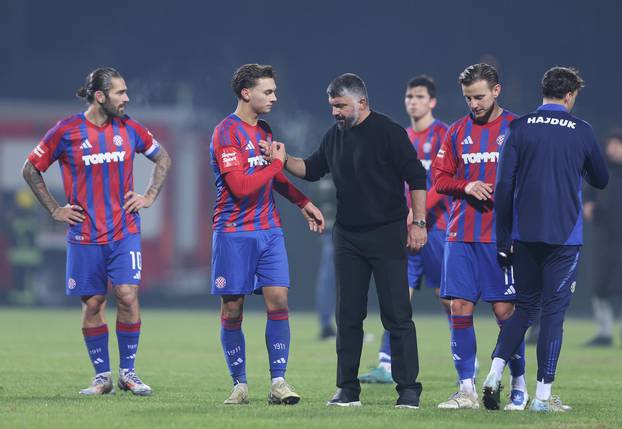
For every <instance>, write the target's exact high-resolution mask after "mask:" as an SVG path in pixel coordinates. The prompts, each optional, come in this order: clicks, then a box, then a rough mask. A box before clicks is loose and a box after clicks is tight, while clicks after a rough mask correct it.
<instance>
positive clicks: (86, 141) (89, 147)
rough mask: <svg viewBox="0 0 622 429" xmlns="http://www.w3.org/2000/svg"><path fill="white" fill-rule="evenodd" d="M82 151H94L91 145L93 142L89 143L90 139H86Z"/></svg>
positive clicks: (81, 146) (81, 147)
mask: <svg viewBox="0 0 622 429" xmlns="http://www.w3.org/2000/svg"><path fill="white" fill-rule="evenodd" d="M80 149H82V150H84V149H93V146H92V145H91V142H90V141H89V139H84V141H83V142H82V144H81V145H80Z"/></svg>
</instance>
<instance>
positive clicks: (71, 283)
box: [67, 277, 76, 290]
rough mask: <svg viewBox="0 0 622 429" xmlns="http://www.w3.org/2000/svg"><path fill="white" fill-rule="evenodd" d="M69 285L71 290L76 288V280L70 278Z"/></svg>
mask: <svg viewBox="0 0 622 429" xmlns="http://www.w3.org/2000/svg"><path fill="white" fill-rule="evenodd" d="M67 287H68V288H69V290H73V289H75V288H76V281H75V280H74V279H73V278H71V277H70V278H69V280H68V281H67Z"/></svg>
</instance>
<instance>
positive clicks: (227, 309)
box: [220, 300, 244, 319]
mask: <svg viewBox="0 0 622 429" xmlns="http://www.w3.org/2000/svg"><path fill="white" fill-rule="evenodd" d="M243 303H244V301H243V300H223V302H222V305H221V306H220V312H221V315H222V317H223V318H225V319H239V318H240V317H241V316H242V313H243V311H244V305H243Z"/></svg>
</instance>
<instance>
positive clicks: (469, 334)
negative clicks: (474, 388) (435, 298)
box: [451, 315, 477, 380]
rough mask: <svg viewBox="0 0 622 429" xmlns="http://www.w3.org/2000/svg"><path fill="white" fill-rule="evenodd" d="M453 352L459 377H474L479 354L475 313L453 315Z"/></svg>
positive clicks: (462, 378)
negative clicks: (474, 321) (474, 326)
mask: <svg viewBox="0 0 622 429" xmlns="http://www.w3.org/2000/svg"><path fill="white" fill-rule="evenodd" d="M451 353H452V356H453V359H454V366H455V367H456V371H457V372H458V378H459V379H460V380H464V379H467V378H473V376H474V375H475V356H476V355H477V343H476V341H475V329H474V328H473V315H471V316H451Z"/></svg>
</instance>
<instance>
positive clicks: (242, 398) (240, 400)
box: [224, 383, 249, 405]
mask: <svg viewBox="0 0 622 429" xmlns="http://www.w3.org/2000/svg"><path fill="white" fill-rule="evenodd" d="M248 402H249V401H248V384H246V383H238V384H236V385H235V386H233V390H232V391H231V395H229V397H228V398H227V399H225V402H224V403H225V404H227V405H242V404H248Z"/></svg>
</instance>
